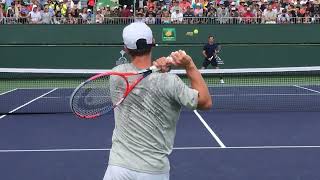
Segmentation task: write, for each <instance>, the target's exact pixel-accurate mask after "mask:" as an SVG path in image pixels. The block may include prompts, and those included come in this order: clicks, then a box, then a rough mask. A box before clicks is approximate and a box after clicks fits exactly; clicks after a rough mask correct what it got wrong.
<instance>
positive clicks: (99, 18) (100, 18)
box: [96, 9, 104, 24]
mask: <svg viewBox="0 0 320 180" xmlns="http://www.w3.org/2000/svg"><path fill="white" fill-rule="evenodd" d="M103 21H104V16H103V15H102V14H101V9H97V14H96V23H97V24H102V23H103Z"/></svg>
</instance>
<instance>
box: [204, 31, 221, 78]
mask: <svg viewBox="0 0 320 180" xmlns="http://www.w3.org/2000/svg"><path fill="white" fill-rule="evenodd" d="M220 50H221V46H220V45H219V44H218V43H216V42H215V39H214V36H211V35H210V36H209V37H208V43H207V44H205V45H204V46H203V51H202V55H203V56H204V61H203V63H202V67H201V69H207V68H208V66H209V65H210V64H211V65H212V67H213V68H214V69H219V66H218V61H217V53H219V52H220ZM220 83H224V80H223V78H222V77H220Z"/></svg>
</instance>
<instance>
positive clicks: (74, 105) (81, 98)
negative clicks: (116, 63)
mask: <svg viewBox="0 0 320 180" xmlns="http://www.w3.org/2000/svg"><path fill="white" fill-rule="evenodd" d="M169 60H171V59H169ZM157 71H159V69H157V68H156V67H155V66H152V67H150V68H148V69H145V70H141V71H139V72H105V73H101V74H97V75H95V76H93V77H91V78H89V79H88V80H86V81H85V82H83V83H81V84H80V85H79V86H78V87H77V88H76V89H75V90H74V92H73V93H72V95H71V98H70V106H71V109H72V112H73V113H74V114H76V115H77V116H78V117H80V118H86V119H93V118H97V117H99V116H101V115H103V114H106V113H108V112H110V111H111V110H113V109H114V108H115V107H117V106H119V105H120V104H121V103H122V102H123V100H124V99H125V98H126V97H127V96H128V94H129V93H130V92H131V91H132V90H133V89H134V87H135V86H136V85H137V84H138V83H139V82H140V81H141V80H142V79H143V78H145V77H147V76H148V75H150V74H151V73H153V72H157ZM130 78H131V79H134V80H133V82H132V83H131V84H130V83H129V79H130Z"/></svg>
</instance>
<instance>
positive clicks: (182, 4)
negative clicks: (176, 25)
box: [179, 0, 191, 13]
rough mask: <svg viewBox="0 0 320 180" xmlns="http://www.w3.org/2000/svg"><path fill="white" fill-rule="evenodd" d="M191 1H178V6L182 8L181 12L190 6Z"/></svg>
mask: <svg viewBox="0 0 320 180" xmlns="http://www.w3.org/2000/svg"><path fill="white" fill-rule="evenodd" d="M190 6H191V3H190V2H189V1H188V0H181V1H180V3H179V7H180V9H181V10H182V13H185V12H186V11H187V9H188V8H190Z"/></svg>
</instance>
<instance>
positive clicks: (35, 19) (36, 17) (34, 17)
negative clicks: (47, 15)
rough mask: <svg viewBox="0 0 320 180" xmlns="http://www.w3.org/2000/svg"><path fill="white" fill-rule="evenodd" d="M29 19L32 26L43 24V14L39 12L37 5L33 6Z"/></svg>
mask: <svg viewBox="0 0 320 180" xmlns="http://www.w3.org/2000/svg"><path fill="white" fill-rule="evenodd" d="M28 17H29V20H30V23H32V24H39V23H40V22H41V13H40V12H39V11H38V6H37V5H33V7H32V11H31V12H29V15H28Z"/></svg>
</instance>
